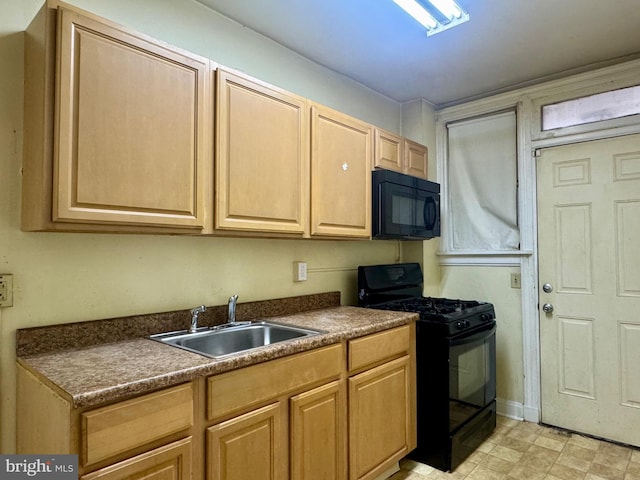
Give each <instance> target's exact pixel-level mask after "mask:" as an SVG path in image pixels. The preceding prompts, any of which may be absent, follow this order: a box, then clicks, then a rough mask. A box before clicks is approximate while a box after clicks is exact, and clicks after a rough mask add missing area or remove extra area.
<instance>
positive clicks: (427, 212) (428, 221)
mask: <svg viewBox="0 0 640 480" xmlns="http://www.w3.org/2000/svg"><path fill="white" fill-rule="evenodd" d="M436 213H437V212H436V201H435V199H434V198H433V197H427V198H426V199H425V201H424V207H423V208H422V217H423V219H424V225H425V227H426V228H427V230H433V227H435V225H436V220H437V218H438V216H437V215H436Z"/></svg>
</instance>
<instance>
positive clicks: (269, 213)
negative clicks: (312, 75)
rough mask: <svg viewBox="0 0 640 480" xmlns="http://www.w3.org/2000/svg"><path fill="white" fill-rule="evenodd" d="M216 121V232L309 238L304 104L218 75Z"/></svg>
mask: <svg viewBox="0 0 640 480" xmlns="http://www.w3.org/2000/svg"><path fill="white" fill-rule="evenodd" d="M216 120H217V121H216V128H217V135H216V175H215V177H216V200H215V228H216V229H219V230H235V231H254V232H272V233H287V234H299V235H300V236H302V235H303V234H305V233H307V232H308V223H309V222H308V211H309V181H308V177H309V134H308V132H309V126H308V125H309V124H308V113H307V103H306V100H305V99H304V98H302V97H298V96H296V95H294V94H292V93H289V92H286V91H284V90H281V89H278V88H276V87H273V86H271V85H268V84H266V83H264V82H260V81H259V80H255V79H252V78H250V77H247V76H244V75H242V74H239V73H233V72H230V71H227V70H224V69H218V76H217V119H216Z"/></svg>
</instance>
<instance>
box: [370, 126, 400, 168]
mask: <svg viewBox="0 0 640 480" xmlns="http://www.w3.org/2000/svg"><path fill="white" fill-rule="evenodd" d="M374 158H375V161H374V167H376V168H385V169H387V170H394V171H396V172H402V170H403V166H404V139H403V138H402V137H400V136H398V135H394V134H393V133H391V132H387V131H385V130H382V129H380V128H376V149H375V157H374Z"/></svg>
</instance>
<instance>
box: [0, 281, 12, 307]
mask: <svg viewBox="0 0 640 480" xmlns="http://www.w3.org/2000/svg"><path fill="white" fill-rule="evenodd" d="M12 306H13V275H11V274H8V273H7V274H1V275H0V307H12Z"/></svg>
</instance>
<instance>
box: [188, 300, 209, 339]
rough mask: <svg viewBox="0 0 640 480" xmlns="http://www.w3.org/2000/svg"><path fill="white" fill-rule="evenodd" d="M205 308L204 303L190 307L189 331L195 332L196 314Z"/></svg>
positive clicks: (196, 326) (196, 328)
mask: <svg viewBox="0 0 640 480" xmlns="http://www.w3.org/2000/svg"><path fill="white" fill-rule="evenodd" d="M206 309H207V307H205V306H204V305H200V306H199V307H195V308H192V309H191V328H189V333H195V332H197V331H198V315H200V314H201V313H203V312H204V311H205V310H206Z"/></svg>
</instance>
